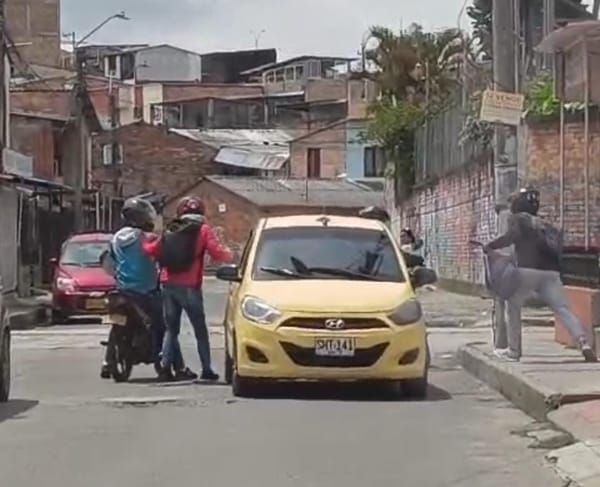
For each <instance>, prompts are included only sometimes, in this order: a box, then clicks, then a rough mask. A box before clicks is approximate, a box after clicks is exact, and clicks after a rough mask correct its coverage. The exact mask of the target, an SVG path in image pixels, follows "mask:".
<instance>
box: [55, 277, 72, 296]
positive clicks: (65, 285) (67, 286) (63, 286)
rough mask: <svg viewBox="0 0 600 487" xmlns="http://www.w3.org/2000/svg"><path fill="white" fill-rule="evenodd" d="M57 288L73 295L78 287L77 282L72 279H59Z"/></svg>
mask: <svg viewBox="0 0 600 487" xmlns="http://www.w3.org/2000/svg"><path fill="white" fill-rule="evenodd" d="M56 288H57V289H58V290H59V291H63V292H65V293H73V292H75V290H76V288H77V285H76V283H75V280H74V279H71V278H70V277H59V278H58V279H56Z"/></svg>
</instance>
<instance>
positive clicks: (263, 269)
mask: <svg viewBox="0 0 600 487" xmlns="http://www.w3.org/2000/svg"><path fill="white" fill-rule="evenodd" d="M253 279H255V280H263V281H264V280H275V279H344V280H349V279H353V280H364V281H388V282H405V281H406V278H405V276H404V273H403V271H402V267H401V266H400V263H399V261H398V256H397V254H396V251H395V249H394V246H393V244H392V242H391V240H390V238H389V236H388V233H387V232H384V231H381V230H371V229H360V228H345V227H324V226H320V227H295V228H274V229H270V230H265V231H264V232H263V233H262V234H261V237H260V242H259V245H258V248H257V253H256V257H255V259H254V266H253Z"/></svg>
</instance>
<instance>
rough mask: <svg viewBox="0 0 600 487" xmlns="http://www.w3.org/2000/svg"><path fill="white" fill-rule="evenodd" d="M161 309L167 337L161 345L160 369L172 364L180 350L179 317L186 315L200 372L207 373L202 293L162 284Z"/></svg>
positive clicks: (207, 342) (208, 365)
mask: <svg viewBox="0 0 600 487" xmlns="http://www.w3.org/2000/svg"><path fill="white" fill-rule="evenodd" d="M163 306H164V309H165V319H166V322H167V334H166V336H165V341H164V345H163V366H165V367H168V366H169V365H170V364H171V363H173V360H174V358H175V356H176V355H175V354H176V351H177V350H181V347H180V345H179V332H180V331H181V314H182V312H183V311H185V313H186V314H187V315H188V318H189V319H190V322H191V324H192V328H193V329H194V335H195V336H196V347H197V349H198V355H199V356H200V363H201V364H202V370H203V371H204V372H208V371H210V370H211V363H210V362H211V361H210V342H209V334H208V327H207V326H206V317H205V315H204V299H203V297H202V291H201V290H200V289H194V288H191V287H186V286H178V285H174V284H165V285H163Z"/></svg>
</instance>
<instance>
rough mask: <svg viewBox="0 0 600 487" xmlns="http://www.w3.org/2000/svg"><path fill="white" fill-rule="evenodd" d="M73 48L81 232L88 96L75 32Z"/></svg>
mask: <svg viewBox="0 0 600 487" xmlns="http://www.w3.org/2000/svg"><path fill="white" fill-rule="evenodd" d="M73 49H74V53H75V66H76V69H77V84H76V87H75V90H76V92H75V110H76V113H75V115H76V120H77V122H76V127H77V131H78V135H79V137H78V140H79V144H78V145H79V147H78V149H79V150H78V153H77V156H76V157H75V161H76V164H75V167H74V169H75V171H74V172H75V174H74V176H75V177H74V182H75V201H74V204H73V210H74V214H75V215H74V216H75V218H74V226H75V231H76V232H80V231H81V230H83V187H84V175H85V171H84V168H83V164H84V163H85V161H86V159H87V147H86V137H85V111H84V99H85V96H86V86H85V76H84V74H83V59H82V56H81V54H80V53H78V52H77V50H76V43H75V34H73Z"/></svg>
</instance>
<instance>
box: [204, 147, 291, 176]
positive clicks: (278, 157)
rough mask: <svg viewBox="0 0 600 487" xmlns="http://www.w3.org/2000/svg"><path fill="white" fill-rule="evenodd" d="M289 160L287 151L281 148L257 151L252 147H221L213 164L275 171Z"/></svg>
mask: <svg viewBox="0 0 600 487" xmlns="http://www.w3.org/2000/svg"><path fill="white" fill-rule="evenodd" d="M289 158H290V154H289V151H288V150H286V148H283V147H282V148H281V150H273V149H271V150H259V149H258V148H254V147H248V148H245V147H223V148H222V149H220V150H219V152H218V153H217V156H216V157H215V162H219V163H221V164H227V165H229V166H236V167H244V168H248V169H260V170H264V171H277V170H279V169H281V168H282V167H283V165H284V164H285V163H286V162H287V161H288V159H289Z"/></svg>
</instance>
